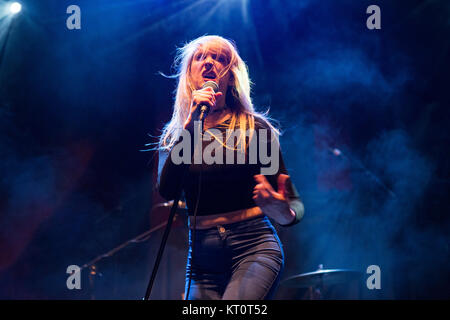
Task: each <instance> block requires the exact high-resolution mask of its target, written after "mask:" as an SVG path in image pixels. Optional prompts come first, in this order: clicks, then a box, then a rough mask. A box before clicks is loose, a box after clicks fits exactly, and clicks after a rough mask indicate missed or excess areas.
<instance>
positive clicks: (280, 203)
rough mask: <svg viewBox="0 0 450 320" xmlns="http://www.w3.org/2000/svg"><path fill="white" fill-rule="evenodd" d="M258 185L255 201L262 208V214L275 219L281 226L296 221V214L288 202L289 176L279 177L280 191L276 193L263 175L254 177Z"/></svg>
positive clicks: (255, 190)
mask: <svg viewBox="0 0 450 320" xmlns="http://www.w3.org/2000/svg"><path fill="white" fill-rule="evenodd" d="M254 178H255V180H256V182H257V184H256V186H255V188H254V189H253V200H255V203H256V204H257V205H258V207H260V208H261V210H262V212H263V213H264V214H265V215H267V216H269V217H270V218H272V219H274V220H275V221H276V222H277V223H279V224H281V225H286V224H289V223H291V222H292V221H294V218H295V212H294V211H292V210H291V208H290V207H289V203H288V200H287V191H286V190H287V186H286V184H287V182H288V181H289V179H290V178H289V176H288V175H287V174H280V175H279V176H278V180H277V182H278V191H275V190H274V189H273V188H272V186H271V185H270V183H269V181H267V179H266V177H265V176H263V175H262V174H257V175H255V176H254Z"/></svg>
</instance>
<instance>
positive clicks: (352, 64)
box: [0, 0, 450, 299]
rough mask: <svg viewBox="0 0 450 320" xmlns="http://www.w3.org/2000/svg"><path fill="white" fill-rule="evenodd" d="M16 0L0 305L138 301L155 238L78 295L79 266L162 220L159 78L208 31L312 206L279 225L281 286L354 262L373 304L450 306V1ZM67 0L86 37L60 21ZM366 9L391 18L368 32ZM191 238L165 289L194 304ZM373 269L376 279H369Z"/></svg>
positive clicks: (4, 116)
mask: <svg viewBox="0 0 450 320" xmlns="http://www.w3.org/2000/svg"><path fill="white" fill-rule="evenodd" d="M21 2H22V4H23V10H22V12H21V13H20V14H18V15H17V16H14V17H11V16H7V15H0V45H1V48H3V51H2V53H1V55H0V59H1V61H0V298H1V299H91V298H96V299H140V298H142V297H143V295H144V293H145V289H146V286H147V281H148V279H149V277H150V273H151V269H152V266H153V262H154V259H155V257H156V250H157V247H158V245H159V242H160V239H161V234H162V233H161V231H158V232H155V233H154V234H153V235H152V236H151V237H150V239H149V240H147V241H144V242H141V243H133V244H131V245H129V246H127V247H126V248H124V249H122V250H120V251H118V252H117V253H116V254H114V255H113V256H112V257H107V258H105V259H103V260H101V261H100V262H98V263H97V264H96V267H97V270H98V274H97V275H96V276H94V277H93V278H92V280H93V282H91V283H90V282H89V279H88V270H87V269H86V270H84V271H83V273H82V289H81V290H68V289H67V288H66V279H67V277H68V274H66V268H67V266H69V265H72V264H76V265H80V266H81V265H83V264H85V263H87V262H89V261H91V260H92V259H94V258H95V257H97V256H99V255H101V254H103V253H106V252H108V251H109V250H111V249H113V248H114V247H116V246H118V245H120V244H121V243H123V242H125V241H127V240H129V239H131V238H134V237H135V236H137V235H138V234H141V233H143V232H145V231H146V230H148V229H149V228H151V227H154V226H155V225H156V224H157V223H156V222H155V221H164V219H163V218H164V217H163V216H162V217H161V214H159V213H158V216H155V214H153V215H151V214H150V212H151V208H152V206H153V205H154V204H155V199H154V196H152V186H153V184H152V170H153V167H154V162H153V161H152V157H153V152H151V151H146V152H143V151H142V150H145V149H148V146H145V145H146V144H147V143H149V142H155V141H156V140H155V138H152V137H151V136H157V135H158V134H159V133H160V130H161V128H162V127H163V125H164V123H165V122H166V121H168V120H169V118H170V116H171V112H172V107H171V105H172V103H173V96H172V91H173V90H174V88H175V85H176V82H175V80H172V79H167V78H164V77H162V76H161V75H159V74H158V72H159V71H161V72H164V73H166V74H170V73H171V72H173V69H171V65H172V62H173V58H174V56H175V52H176V47H179V46H181V45H182V44H184V43H185V42H186V41H189V40H192V39H194V38H196V37H198V36H201V35H205V34H218V35H221V36H223V37H226V38H230V39H233V40H234V41H235V42H236V44H237V47H238V49H239V51H240V54H241V56H242V57H243V59H244V60H245V61H246V62H247V63H248V66H249V71H250V77H251V79H252V81H253V82H254V86H253V88H252V97H253V99H254V103H255V105H256V106H257V109H258V110H260V111H264V110H266V109H267V108H269V107H270V113H271V115H272V117H273V118H275V119H277V120H279V122H280V125H281V128H282V130H283V132H284V134H283V136H282V137H281V144H282V149H283V154H284V157H285V162H286V164H287V167H288V170H289V172H290V175H291V177H292V180H293V182H294V183H295V185H296V186H297V189H298V190H299V192H300V195H301V197H302V199H303V201H304V204H305V207H306V213H305V217H304V220H303V221H302V222H301V223H300V224H298V225H296V226H294V227H291V228H278V230H279V235H280V237H281V239H282V241H283V244H284V249H285V254H286V268H285V272H284V276H283V278H286V277H289V276H292V275H295V274H300V273H305V272H311V271H314V270H316V269H317V267H318V265H319V264H323V265H324V268H326V269H334V268H349V269H354V270H358V271H361V272H362V273H363V280H362V282H361V283H362V286H363V289H362V290H361V292H360V294H359V296H358V297H359V298H362V299H436V298H440V299H442V298H445V299H448V298H449V296H450V295H449V290H448V288H449V285H450V280H449V270H450V269H449V266H450V263H449V262H450V260H449V234H448V231H449V230H450V228H449V225H450V224H449V217H448V213H449V207H450V206H449V199H448V194H449V191H448V189H449V188H448V187H449V182H450V177H449V173H450V166H449V160H448V156H449V152H448V144H449V130H448V123H449V120H450V117H449V85H448V83H449V80H448V75H449V71H450V70H449V65H450V62H449V44H450V41H449V39H450V18H449V16H450V2H448V1H432V0H429V1H416V0H408V1H406V0H405V1H387V0H386V1H351V0H340V1H335V0H320V1H318V0H316V1H313V0H286V1H275V0H268V1H255V0H246V1H245V0H227V1H212V0H203V1H202V0H199V1H181V0H180V1H162V0H145V1H144V0H134V1H133V0H115V1H111V0H89V1H87V0H73V1H63V0H58V1H56V0H54V1H51V0H45V1H31V0H23V1H21ZM6 3H7V2H6V1H2V2H0V11H1V9H2V8H4V6H5V5H6ZM72 4H76V5H78V6H79V7H80V8H81V30H68V29H67V28H66V19H67V18H68V17H69V14H66V8H67V7H68V6H69V5H72ZM372 4H377V5H378V6H380V8H381V27H382V29H381V30H368V29H367V28H366V19H367V17H368V16H369V15H368V14H366V8H367V7H368V6H369V5H372ZM334 148H338V149H339V150H340V151H341V154H340V155H335V154H333V153H332V152H331V151H332V150H333V149H334ZM161 219H162V220H161ZM185 241H186V228H185V227H184V226H183V224H177V225H176V226H175V228H174V229H173V230H172V233H171V236H170V239H169V246H168V248H167V251H166V254H165V256H164V260H163V262H162V265H161V268H160V269H161V271H160V273H159V275H158V278H157V282H156V284H155V289H154V292H153V294H152V298H155V299H180V298H181V293H182V291H183V286H184V284H183V282H184V268H185V258H186V243H185ZM369 265H378V266H380V268H381V290H372V291H371V290H368V289H367V288H364V287H365V279H366V278H367V277H368V276H369V275H367V274H366V269H367V267H368V266H369ZM277 297H278V298H280V299H298V298H301V297H302V293H299V292H292V290H291V291H289V290H286V289H285V288H281V289H280V291H279V293H278V296H277ZM335 297H337V298H342V297H345V296H339V295H338V296H335Z"/></svg>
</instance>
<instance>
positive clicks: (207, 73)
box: [202, 71, 217, 80]
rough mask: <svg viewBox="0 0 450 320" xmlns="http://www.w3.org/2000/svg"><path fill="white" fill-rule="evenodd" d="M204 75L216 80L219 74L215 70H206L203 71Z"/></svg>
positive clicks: (206, 77)
mask: <svg viewBox="0 0 450 320" xmlns="http://www.w3.org/2000/svg"><path fill="white" fill-rule="evenodd" d="M202 77H203V78H205V79H208V80H215V79H216V77H217V76H216V74H215V73H214V71H205V72H203V73H202Z"/></svg>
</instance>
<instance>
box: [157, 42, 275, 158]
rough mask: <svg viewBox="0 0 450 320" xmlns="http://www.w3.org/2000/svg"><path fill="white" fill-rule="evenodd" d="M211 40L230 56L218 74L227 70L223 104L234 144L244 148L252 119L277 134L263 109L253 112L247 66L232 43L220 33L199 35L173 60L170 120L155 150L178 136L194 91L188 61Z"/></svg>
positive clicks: (252, 126)
mask: <svg viewBox="0 0 450 320" xmlns="http://www.w3.org/2000/svg"><path fill="white" fill-rule="evenodd" d="M212 42H216V43H217V42H218V43H220V44H221V47H222V48H224V49H225V52H227V53H229V55H230V56H229V57H227V58H228V62H229V63H228V65H227V66H226V68H225V69H224V72H223V74H222V75H219V76H223V75H224V74H226V72H228V71H229V72H230V76H231V78H232V84H230V86H229V88H228V92H227V93H226V99H227V100H226V104H227V107H229V108H230V109H231V113H232V114H231V119H230V122H229V125H228V129H230V132H231V131H233V130H234V129H235V128H236V127H238V128H239V129H240V130H241V133H240V135H239V137H238V144H240V146H241V148H243V149H244V150H245V148H246V145H247V143H246V130H247V129H249V130H250V132H253V131H254V129H255V119H258V120H259V122H262V123H264V124H266V126H267V127H268V128H270V129H271V130H272V132H274V133H276V135H277V136H278V135H279V134H280V132H279V131H278V129H276V128H275V127H274V126H273V125H272V124H271V123H270V118H269V117H268V116H267V112H265V113H260V112H257V111H255V109H254V107H253V103H252V100H251V97H250V86H251V84H252V83H251V81H250V78H249V75H248V67H247V65H246V64H245V62H244V61H243V60H242V58H241V57H240V56H239V53H238V51H237V48H236V46H235V45H234V43H233V42H232V41H230V40H227V39H225V38H223V37H221V36H215V35H210V36H202V37H199V38H197V39H194V40H192V41H190V42H188V43H186V44H185V45H184V46H182V47H181V48H178V50H177V55H176V57H175V61H174V67H175V68H176V70H177V73H176V74H174V75H173V76H171V77H173V78H178V85H177V88H176V90H175V103H174V105H173V114H172V119H171V120H170V121H169V122H168V123H167V124H166V125H165V126H164V129H163V132H162V134H161V136H160V139H159V149H161V150H169V149H171V148H172V147H173V146H174V145H175V143H176V142H177V141H178V139H179V137H180V135H181V131H182V129H183V124H184V123H185V121H186V119H187V118H188V116H189V113H190V106H191V99H192V91H194V90H195V88H194V87H193V85H192V82H191V80H190V73H189V71H190V66H191V62H192V59H193V56H194V54H195V53H196V52H197V50H198V49H199V46H200V45H201V46H202V49H204V52H207V51H208V44H211V43H212ZM250 138H251V137H250Z"/></svg>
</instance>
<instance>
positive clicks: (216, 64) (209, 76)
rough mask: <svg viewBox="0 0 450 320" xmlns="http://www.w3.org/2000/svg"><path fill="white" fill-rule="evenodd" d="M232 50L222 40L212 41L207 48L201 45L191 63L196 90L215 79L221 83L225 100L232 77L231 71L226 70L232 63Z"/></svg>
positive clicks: (220, 89)
mask: <svg viewBox="0 0 450 320" xmlns="http://www.w3.org/2000/svg"><path fill="white" fill-rule="evenodd" d="M230 56H231V52H230V50H229V49H228V48H227V47H225V46H224V45H223V44H221V43H220V42H213V41H211V42H210V43H208V46H207V48H206V49H205V46H204V45H200V46H199V48H198V49H197V51H196V52H195V53H194V56H193V58H192V61H191V65H190V78H191V81H192V84H193V86H194V88H195V89H196V90H198V89H201V88H202V86H203V84H204V83H205V82H206V81H214V82H216V83H217V84H218V85H219V91H221V92H222V93H223V96H221V98H223V100H224V101H225V95H226V93H227V89H228V85H230V84H231V80H232V78H231V77H230V74H231V73H230V71H227V72H226V73H224V70H225V69H226V67H227V66H228V64H229V63H230Z"/></svg>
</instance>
